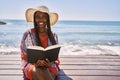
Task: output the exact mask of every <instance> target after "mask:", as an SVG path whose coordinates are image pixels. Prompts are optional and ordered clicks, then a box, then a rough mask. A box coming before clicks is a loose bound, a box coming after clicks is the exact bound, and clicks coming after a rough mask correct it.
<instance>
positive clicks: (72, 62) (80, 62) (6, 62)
mask: <svg viewBox="0 0 120 80" xmlns="http://www.w3.org/2000/svg"><path fill="white" fill-rule="evenodd" d="M20 64H21V61H19V60H15V61H0V65H20ZM64 64H66V65H109V66H120V62H115V61H114V62H110V61H109V62H104V61H103V62H100V61H99V62H95V61H94V62H93V61H86V62H83V61H79V60H77V61H68V60H67V61H64V60H63V61H61V65H64Z"/></svg>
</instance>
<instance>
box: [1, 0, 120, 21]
mask: <svg viewBox="0 0 120 80" xmlns="http://www.w3.org/2000/svg"><path fill="white" fill-rule="evenodd" d="M39 5H46V6H47V7H48V8H49V11H50V12H57V13H58V14H59V20H99V21H101V20H104V21H120V0H0V19H25V10H26V9H27V8H30V7H36V6H39Z"/></svg>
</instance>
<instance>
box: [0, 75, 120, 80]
mask: <svg viewBox="0 0 120 80" xmlns="http://www.w3.org/2000/svg"><path fill="white" fill-rule="evenodd" d="M0 80H23V77H22V76H0ZM59 80H120V77H119V76H59Z"/></svg>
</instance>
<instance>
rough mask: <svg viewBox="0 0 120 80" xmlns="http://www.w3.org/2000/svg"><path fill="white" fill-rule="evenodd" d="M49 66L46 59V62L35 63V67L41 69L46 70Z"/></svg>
mask: <svg viewBox="0 0 120 80" xmlns="http://www.w3.org/2000/svg"><path fill="white" fill-rule="evenodd" d="M50 66H51V64H50V62H49V60H48V59H46V60H38V61H37V62H36V63H35V67H38V68H39V67H41V68H43V67H44V68H48V67H50Z"/></svg>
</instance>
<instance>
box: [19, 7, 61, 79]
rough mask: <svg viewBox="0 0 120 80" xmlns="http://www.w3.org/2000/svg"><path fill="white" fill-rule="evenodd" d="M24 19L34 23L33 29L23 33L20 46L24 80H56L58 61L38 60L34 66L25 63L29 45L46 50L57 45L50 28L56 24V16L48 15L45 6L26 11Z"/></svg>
mask: <svg viewBox="0 0 120 80" xmlns="http://www.w3.org/2000/svg"><path fill="white" fill-rule="evenodd" d="M26 19H27V21H28V22H30V21H31V22H33V23H34V28H32V29H29V30H28V31H26V32H25V33H24V35H23V38H22V40H21V45H20V48H21V59H22V71H23V74H24V80H57V76H58V71H59V67H58V65H59V60H56V61H54V62H50V61H49V60H48V59H46V60H38V61H37V62H36V63H35V64H30V63H28V62H27V51H26V48H27V47H28V46H31V45H32V46H42V47H44V48H46V47H47V46H51V45H55V44H58V38H57V35H56V34H55V33H53V32H52V31H51V27H50V26H51V25H53V24H55V23H56V22H57V20H58V15H57V14H56V13H49V10H48V8H47V7H46V6H39V7H38V8H29V9H27V11H26Z"/></svg>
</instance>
